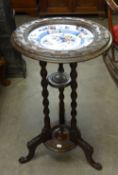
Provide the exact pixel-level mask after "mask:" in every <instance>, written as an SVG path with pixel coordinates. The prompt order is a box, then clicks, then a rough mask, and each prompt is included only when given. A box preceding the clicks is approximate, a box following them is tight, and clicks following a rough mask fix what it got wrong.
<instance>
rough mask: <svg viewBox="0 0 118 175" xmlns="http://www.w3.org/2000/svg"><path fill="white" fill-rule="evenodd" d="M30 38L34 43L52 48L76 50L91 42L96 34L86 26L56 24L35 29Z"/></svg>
mask: <svg viewBox="0 0 118 175" xmlns="http://www.w3.org/2000/svg"><path fill="white" fill-rule="evenodd" d="M28 40H29V41H30V42H31V43H32V44H33V45H36V46H39V47H44V48H47V49H51V50H58V51H59V50H76V49H79V48H82V47H85V46H88V45H89V44H91V43H92V41H93V40H94V35H93V34H92V32H90V31H89V30H88V29H86V28H84V27H80V26H75V25H64V24H55V25H47V26H42V27H38V28H36V29H34V30H33V31H31V32H30V34H29V36H28Z"/></svg>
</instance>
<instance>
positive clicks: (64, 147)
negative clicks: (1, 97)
mask: <svg viewBox="0 0 118 175" xmlns="http://www.w3.org/2000/svg"><path fill="white" fill-rule="evenodd" d="M11 40H12V44H13V46H14V47H15V48H16V49H17V50H19V51H20V52H21V53H22V54H24V55H26V56H28V57H30V58H32V59H36V60H38V61H39V63H40V66H41V77H42V80H41V85H42V96H43V108H44V110H43V112H44V127H43V129H42V132H41V134H39V135H38V136H36V137H35V138H33V139H32V140H31V141H30V142H28V144H27V147H28V150H29V153H28V155H27V156H26V157H21V158H20V159H19V161H20V163H26V162H28V161H30V160H31V159H32V158H33V156H34V153H35V150H36V148H37V146H38V145H39V144H41V143H44V144H45V145H46V147H48V148H49V149H50V150H52V151H55V152H65V151H69V150H72V149H73V148H75V147H76V146H80V147H81V148H82V149H83V151H84V153H85V156H86V158H87V161H88V162H89V164H90V165H91V166H93V167H94V168H96V169H97V170H100V169H101V168H102V166H101V165H100V164H99V163H96V162H95V161H94V160H93V158H92V154H93V147H92V146H90V145H89V144H88V143H87V142H86V141H85V140H84V139H83V138H82V136H81V132H80V130H79V128H78V127H77V120H76V115H77V111H76V107H77V85H78V82H77V81H76V79H77V71H76V68H77V63H78V62H84V61H87V60H90V59H94V58H96V57H97V56H99V55H101V54H104V53H105V52H106V51H107V50H108V49H109V47H110V45H111V42H112V38H111V34H110V33H109V31H108V30H107V29H106V28H105V27H103V26H101V25H99V24H97V23H95V22H93V21H89V20H85V19H79V18H74V17H73V18H69V17H56V18H44V19H38V20H34V21H31V22H29V23H26V24H23V25H22V26H20V27H19V28H17V30H16V31H15V32H14V33H13V34H12V38H11ZM47 63H53V64H58V65H59V67H58V70H57V71H56V72H54V73H52V74H49V72H47V69H46V65H47ZM64 64H69V65H70V69H71V71H70V73H67V72H65V71H64ZM48 85H51V86H52V87H54V88H58V90H59V122H57V123H56V124H53V122H50V116H49V112H50V110H49V100H48V95H49V92H48V88H47V87H48ZM67 86H70V87H71V94H70V95H71V121H69V122H68V123H66V121H65V103H64V89H65V88H66V87H67Z"/></svg>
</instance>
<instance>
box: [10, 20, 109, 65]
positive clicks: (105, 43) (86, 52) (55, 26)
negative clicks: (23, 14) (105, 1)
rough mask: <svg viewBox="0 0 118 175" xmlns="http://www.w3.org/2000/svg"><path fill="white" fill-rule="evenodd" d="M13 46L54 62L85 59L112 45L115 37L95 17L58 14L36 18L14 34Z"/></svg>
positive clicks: (28, 54) (32, 56) (29, 54)
mask: <svg viewBox="0 0 118 175" xmlns="http://www.w3.org/2000/svg"><path fill="white" fill-rule="evenodd" d="M11 41H12V44H13V46H14V47H15V48H16V49H17V50H19V51H20V52H22V53H23V54H24V55H26V56H28V57H31V58H33V59H36V60H39V61H46V62H54V63H72V62H82V61H87V60H89V59H92V58H95V57H97V56H99V55H100V54H102V53H104V52H105V51H106V50H108V49H109V47H110V45H111V42H112V37H111V34H110V32H109V31H108V30H107V29H106V28H105V27H103V26H102V25H100V24H98V23H95V22H93V21H89V20H85V19H80V18H75V17H72V18H69V17H55V18H44V19H38V20H34V21H31V22H28V23H25V24H23V25H21V26H20V27H18V28H17V29H16V31H15V32H14V33H13V34H12V37H11Z"/></svg>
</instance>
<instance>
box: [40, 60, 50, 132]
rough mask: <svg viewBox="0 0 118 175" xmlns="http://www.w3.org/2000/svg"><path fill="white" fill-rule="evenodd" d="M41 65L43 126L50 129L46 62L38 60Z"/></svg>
mask: <svg viewBox="0 0 118 175" xmlns="http://www.w3.org/2000/svg"><path fill="white" fill-rule="evenodd" d="M39 63H40V66H41V77H42V80H41V85H42V88H43V89H42V96H43V106H44V110H43V112H44V128H47V129H50V117H49V112H50V111H49V100H48V95H49V93H48V89H47V88H48V80H47V70H46V65H47V63H46V62H43V61H40V62H39Z"/></svg>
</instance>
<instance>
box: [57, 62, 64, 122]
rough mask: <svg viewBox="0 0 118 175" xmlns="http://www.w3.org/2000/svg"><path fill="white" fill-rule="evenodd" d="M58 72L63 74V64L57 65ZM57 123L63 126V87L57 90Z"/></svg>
mask: <svg viewBox="0 0 118 175" xmlns="http://www.w3.org/2000/svg"><path fill="white" fill-rule="evenodd" d="M58 72H59V73H63V72H64V67H63V64H59V69H58ZM59 123H60V124H62V125H63V124H65V107H64V87H61V88H59Z"/></svg>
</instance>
